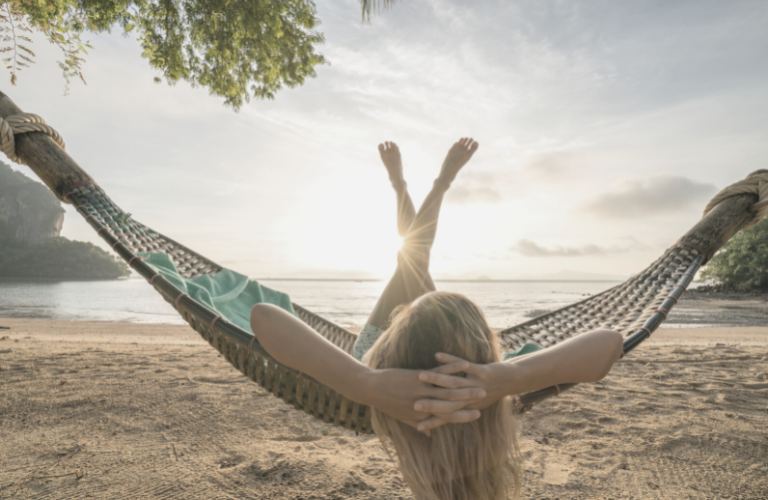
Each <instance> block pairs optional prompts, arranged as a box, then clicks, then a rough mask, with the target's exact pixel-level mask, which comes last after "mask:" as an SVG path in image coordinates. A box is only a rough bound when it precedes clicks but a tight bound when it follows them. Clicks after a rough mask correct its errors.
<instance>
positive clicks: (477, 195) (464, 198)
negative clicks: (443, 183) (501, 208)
mask: <svg viewBox="0 0 768 500" xmlns="http://www.w3.org/2000/svg"><path fill="white" fill-rule="evenodd" d="M445 201H446V202H447V203H455V204H456V205H469V204H471V203H498V202H499V201H501V193H499V192H498V191H497V190H495V189H493V188H489V187H465V186H452V187H451V190H450V191H448V194H447V195H446V196H445Z"/></svg>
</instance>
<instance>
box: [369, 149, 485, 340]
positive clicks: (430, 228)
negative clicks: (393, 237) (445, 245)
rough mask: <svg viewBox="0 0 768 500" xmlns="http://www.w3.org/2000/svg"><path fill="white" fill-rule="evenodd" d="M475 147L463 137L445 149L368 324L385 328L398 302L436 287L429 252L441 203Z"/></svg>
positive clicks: (409, 300) (413, 298)
mask: <svg viewBox="0 0 768 500" xmlns="http://www.w3.org/2000/svg"><path fill="white" fill-rule="evenodd" d="M477 148H478V143H476V142H475V141H473V140H472V139H469V138H463V139H461V140H459V141H458V142H456V143H455V144H454V145H453V146H452V147H451V149H450V150H449V151H448V155H447V156H446V158H445V161H444V162H443V166H442V168H441V169H440V175H439V176H438V177H437V179H435V182H434V185H433V186H432V190H431V191H430V192H429V194H428V195H427V197H426V199H425V200H424V203H422V205H421V207H420V208H419V211H418V213H417V214H416V216H415V217H414V219H413V222H412V223H411V226H410V228H409V229H408V232H407V234H406V235H405V238H404V240H403V247H402V248H401V249H400V252H398V255H397V269H395V273H394V275H393V276H392V278H391V279H390V281H389V283H388V284H387V286H386V288H385V289H384V292H383V293H382V294H381V297H379V300H378V302H377V303H376V306H375V307H374V308H373V311H372V312H371V315H370V316H369V318H368V324H370V325H373V326H375V327H377V328H386V327H387V326H388V324H389V318H390V315H391V314H392V311H393V310H394V309H395V308H396V307H397V306H399V305H401V304H406V303H409V302H412V301H414V300H416V299H417V298H419V297H420V296H422V295H424V294H425V293H428V292H431V291H434V290H435V284H434V282H433V281H432V277H431V276H430V275H429V256H430V251H431V250H432V244H433V243H434V241H435V235H436V234H437V221H438V218H439V216H440V207H441V206H442V203H443V197H444V196H445V193H446V191H448V188H449V187H450V185H451V182H453V180H454V179H455V178H456V174H458V172H459V170H461V168H462V167H463V166H464V165H466V163H467V162H468V161H469V160H470V158H472V155H473V154H474V153H475V151H477ZM385 164H386V162H385ZM401 177H402V169H401Z"/></svg>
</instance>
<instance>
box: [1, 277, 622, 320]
mask: <svg viewBox="0 0 768 500" xmlns="http://www.w3.org/2000/svg"><path fill="white" fill-rule="evenodd" d="M261 283H262V284H263V285H266V286H268V287H270V288H274V289H276V290H280V291H282V292H286V293H288V294H289V295H290V296H291V299H292V300H293V301H294V302H296V303H298V304H301V305H302V306H303V307H306V308H307V309H309V310H310V311H313V312H315V313H317V314H319V315H321V316H323V317H325V318H327V319H329V320H331V321H333V322H334V323H337V324H339V325H341V326H344V327H360V326H362V325H363V324H364V323H365V320H366V319H367V317H368V314H369V313H370V311H371V309H372V308H373V306H374V304H375V303H376V299H377V298H378V297H379V294H380V293H381V291H382V289H383V288H384V286H385V284H386V283H385V282H383V281H362V282H361V281H282V280H262V281H261ZM435 284H436V286H437V288H438V289H439V290H448V291H454V292H459V293H463V294H464V295H466V296H468V297H469V298H471V299H472V300H474V301H475V302H477V304H478V305H480V306H481V307H482V309H483V311H484V312H485V314H486V316H487V317H488V320H489V323H490V324H491V325H492V326H494V327H498V328H503V327H508V326H512V325H516V324H518V323H521V322H523V321H526V320H528V319H530V315H532V314H533V313H534V312H536V311H538V312H539V313H541V312H543V311H548V310H552V309H556V308H559V307H563V306H565V305H568V304H571V303H573V302H577V301H579V300H582V299H584V298H586V296H588V295H592V294H595V293H599V292H602V291H603V290H605V289H607V288H610V287H612V286H614V285H615V284H616V283H613V282H599V281H582V282H576V281H562V282H557V281H482V282H473V281H438V282H436V283H435ZM0 317H15V318H46V319H62V320H78V321H127V322H133V323H169V324H183V320H182V319H181V318H180V317H179V316H178V314H177V313H176V311H175V310H174V309H173V308H172V307H171V306H170V305H169V304H167V303H166V302H165V301H164V300H163V299H162V298H161V297H160V295H158V293H157V292H155V291H154V289H153V288H152V287H151V286H149V284H148V283H147V282H146V281H144V280H143V279H140V278H134V279H127V280H118V281H88V282H80V281H72V282H61V283H54V282H44V281H37V282H28V281H15V280H0Z"/></svg>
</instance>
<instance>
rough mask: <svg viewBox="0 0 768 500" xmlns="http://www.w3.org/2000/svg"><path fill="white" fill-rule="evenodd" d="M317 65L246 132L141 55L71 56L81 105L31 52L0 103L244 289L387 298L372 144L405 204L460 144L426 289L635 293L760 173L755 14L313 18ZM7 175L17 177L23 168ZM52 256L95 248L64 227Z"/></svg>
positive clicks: (386, 219) (762, 141)
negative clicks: (561, 286) (300, 285)
mask: <svg viewBox="0 0 768 500" xmlns="http://www.w3.org/2000/svg"><path fill="white" fill-rule="evenodd" d="M317 13H318V17H319V18H320V20H321V21H322V25H321V26H320V27H319V30H320V31H322V32H323V34H324V35H325V40H326V41H325V43H324V44H323V45H322V46H320V47H319V52H321V53H322V54H323V55H325V57H326V58H327V60H328V61H329V63H330V64H328V65H324V66H321V67H319V68H318V69H317V77H316V78H314V79H310V80H308V81H307V82H306V83H305V84H304V85H303V86H301V87H297V88H294V89H285V90H282V91H280V92H279V93H278V94H277V96H276V99H274V100H272V101H259V100H252V101H251V102H250V103H249V104H246V105H245V106H244V107H243V108H242V109H241V110H240V111H239V112H234V111H232V110H231V109H230V108H227V107H224V106H223V104H222V100H221V99H218V98H215V97H211V96H209V95H208V92H207V90H206V89H204V88H191V87H190V86H189V85H188V84H186V83H179V84H176V85H174V86H169V85H167V84H165V83H163V84H156V83H153V78H154V77H155V76H157V72H156V71H155V70H153V69H151V68H150V67H149V64H148V63H147V61H146V60H144V59H142V58H141V48H140V46H139V44H138V42H137V41H136V40H135V39H133V38H132V37H125V36H122V35H121V34H120V33H119V32H115V33H113V34H103V35H98V36H97V35H93V34H89V35H88V36H86V37H85V38H86V39H88V40H89V41H90V42H91V44H92V45H93V50H91V51H90V52H89V54H88V56H87V59H86V63H85V65H84V73H85V78H86V81H87V85H83V84H81V83H79V82H75V81H73V83H72V85H71V89H70V95H68V96H63V89H64V81H63V79H62V77H61V75H60V70H59V68H58V66H57V64H56V61H57V60H58V59H60V57H59V54H58V53H57V51H56V49H55V48H54V47H52V46H50V45H49V44H48V43H47V42H46V41H45V40H44V39H42V38H41V37H39V36H36V37H34V40H35V42H34V44H33V49H34V51H35V52H36V54H37V57H36V63H35V64H34V65H33V67H31V68H28V69H24V70H23V71H22V72H21V73H20V74H19V81H18V84H17V85H16V86H15V87H13V86H11V85H10V83H9V79H8V74H7V73H5V80H4V83H3V85H2V89H3V92H5V93H7V94H8V95H9V96H10V97H11V98H12V99H13V100H14V102H16V104H17V105H18V106H19V107H20V108H21V109H22V110H24V111H26V112H33V113H37V114H39V115H41V116H43V117H44V118H45V120H46V121H47V122H48V123H49V124H50V125H52V126H53V127H54V128H55V129H56V130H58V131H59V133H60V134H61V135H62V136H63V137H64V140H65V141H66V143H67V151H68V152H69V154H70V155H71V156H72V157H73V158H74V159H75V160H76V161H77V162H78V163H79V164H80V165H81V166H82V167H83V168H84V169H85V170H86V171H87V172H89V173H90V175H91V176H93V177H94V179H96V181H97V182H99V184H100V185H101V186H102V187H103V188H104V189H105V190H106V191H107V193H108V194H109V195H110V197H111V198H112V199H113V200H114V201H115V202H116V203H117V204H118V205H119V206H121V208H123V209H124V210H125V211H127V212H130V213H131V214H133V216H134V218H135V219H137V220H139V221H141V222H142V223H144V224H146V225H148V226H150V227H152V228H153V229H155V230H157V231H159V232H161V233H163V234H166V235H168V236H169V237H171V238H173V239H175V240H176V241H179V242H181V243H183V244H185V245H187V246H189V247H191V248H193V249H195V250H196V251H197V252H199V253H201V254H203V255H205V256H207V257H209V258H210V259H212V260H214V261H215V262H218V263H219V264H221V265H224V266H226V267H230V268H232V269H234V270H237V271H240V272H242V273H244V274H248V275H250V276H252V277H254V278H266V277H272V278H277V277H282V278H299V277H312V278H320V277H324V278H387V277H388V276H389V275H390V274H391V272H392V271H393V270H394V267H395V265H396V252H397V249H398V248H399V245H400V240H399V237H398V236H397V232H396V222H395V194H394V191H393V190H392V188H391V187H390V185H389V182H388V179H387V174H386V171H385V170H384V167H383V166H382V164H381V162H380V160H379V158H378V152H377V149H376V146H377V144H378V143H380V142H382V141H385V140H390V141H395V142H396V143H397V144H398V145H399V146H400V149H401V151H402V153H403V164H404V170H405V177H406V180H407V182H408V186H409V188H410V192H411V195H412V197H413V200H414V203H415V204H416V205H417V207H418V205H419V204H420V203H421V200H422V199H423V198H424V196H425V195H426V194H427V192H428V191H429V189H430V187H431V183H432V181H433V180H434V178H435V176H436V175H437V173H438V171H439V168H440V165H441V163H442V160H443V158H444V157H445V153H446V151H447V150H448V148H449V147H450V146H451V144H452V143H453V142H454V141H456V140H457V139H459V138H460V137H465V136H468V137H473V138H474V139H475V140H477V141H478V142H479V144H480V148H479V150H478V152H477V153H476V154H475V157H474V158H473V159H472V160H471V162H470V163H469V164H468V165H467V167H465V169H464V170H463V171H462V172H461V173H460V174H459V176H458V178H457V180H456V181H455V182H454V184H453V186H452V188H451V191H450V192H449V193H448V195H447V197H446V199H445V203H444V206H443V210H442V213H441V219H440V223H439V230H438V235H437V239H436V241H435V245H434V247H433V253H432V261H431V270H432V274H433V276H434V277H435V278H436V279H474V278H477V277H479V276H488V277H490V278H492V279H515V278H521V277H523V278H525V277H534V278H535V277H542V276H546V275H549V274H552V273H559V272H561V271H563V270H572V271H579V272H583V273H598V274H603V275H611V276H630V275H632V274H634V273H636V272H639V271H640V270H642V269H643V268H645V267H646V266H647V265H648V264H650V263H651V262H653V261H654V260H655V259H656V258H658V256H659V255H661V254H662V253H663V251H664V250H665V249H666V248H668V247H669V246H670V245H672V244H673V243H674V242H675V241H676V240H677V239H678V238H679V237H680V236H682V235H683V234H684V233H685V232H686V231H687V230H688V229H689V228H690V227H691V226H693V224H695V223H696V221H698V219H699V217H700V216H701V211H702V209H703V207H704V206H705V205H706V203H707V201H708V200H709V199H710V198H711V197H712V196H713V195H714V194H715V193H716V192H717V191H718V190H719V189H721V188H723V187H725V186H726V185H728V184H730V183H733V182H735V181H737V180H739V179H742V178H744V177H745V176H746V175H747V174H748V173H750V172H752V171H754V170H757V169H759V168H768V141H766V137H768V64H766V54H768V30H766V29H765V26H766V25H768V3H766V2H764V1H761V0H755V1H738V0H732V1H728V2H723V1H720V0H714V1H710V0H693V1H676V2H669V1H646V0H639V1H635V2H615V1H608V0H585V1H580V0H573V1H551V0H530V1H509V0H502V1H496V0H474V1H471V2H470V1H458V0H454V1H437V0H402V1H400V2H398V3H396V4H395V5H394V7H393V8H392V9H391V10H388V11H385V12H383V13H381V14H380V15H378V16H376V17H374V18H373V20H372V22H371V23H370V24H367V23H362V22H361V15H360V7H359V4H358V3H357V1H356V0H333V1H330V0H321V1H318V2H317ZM17 168H18V169H19V170H21V171H23V172H27V173H29V172H30V171H29V170H28V169H27V168H26V167H18V166H17ZM63 235H64V236H67V237H69V238H73V239H78V240H86V241H92V242H94V243H97V242H100V240H99V238H98V237H97V236H96V235H95V234H94V233H93V232H92V230H91V229H90V227H89V226H88V225H87V224H86V223H85V222H84V221H82V219H81V218H80V217H79V215H78V214H77V213H76V212H74V210H72V209H71V208H68V209H67V213H66V217H65V223H64V230H63Z"/></svg>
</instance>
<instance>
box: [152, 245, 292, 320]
mask: <svg viewBox="0 0 768 500" xmlns="http://www.w3.org/2000/svg"><path fill="white" fill-rule="evenodd" d="M138 255H139V256H140V257H146V260H145V262H146V263H147V264H149V266H150V267H152V269H154V270H155V271H157V272H158V273H160V274H162V275H163V276H164V277H165V279H167V280H168V281H170V282H171V283H173V284H174V285H176V286H177V287H178V288H180V289H181V290H183V291H184V293H187V294H189V296H190V297H192V298H193V299H195V300H196V301H198V302H200V303H201V304H205V305H206V306H208V307H210V308H211V309H213V310H214V311H217V312H218V313H219V314H221V315H222V316H224V317H225V318H227V319H228V320H229V321H231V322H232V323H234V324H235V325H237V326H239V327H240V328H242V329H243V330H245V331H247V332H250V333H253V332H252V331H251V308H252V307H253V306H254V305H255V304H260V303H267V304H274V305H276V306H278V307H280V308H282V309H285V310H286V311H288V312H289V313H291V314H293V315H294V316H297V317H298V315H297V314H296V311H294V310H293V306H292V305H291V299H290V298H289V297H288V295H287V294H285V293H282V292H278V291H275V290H272V289H271V288H267V287H265V286H262V285H260V284H259V283H258V282H256V281H253V280H250V279H248V277H247V276H243V275H242V274H239V273H236V272H234V271H231V270H229V269H222V270H221V271H219V272H218V273H216V274H215V275H213V276H208V275H202V276H198V277H197V278H192V279H188V278H183V277H182V276H180V275H179V271H178V270H177V269H176V265H175V264H174V263H173V260H171V258H170V256H169V255H168V254H165V253H140V254H138Z"/></svg>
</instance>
